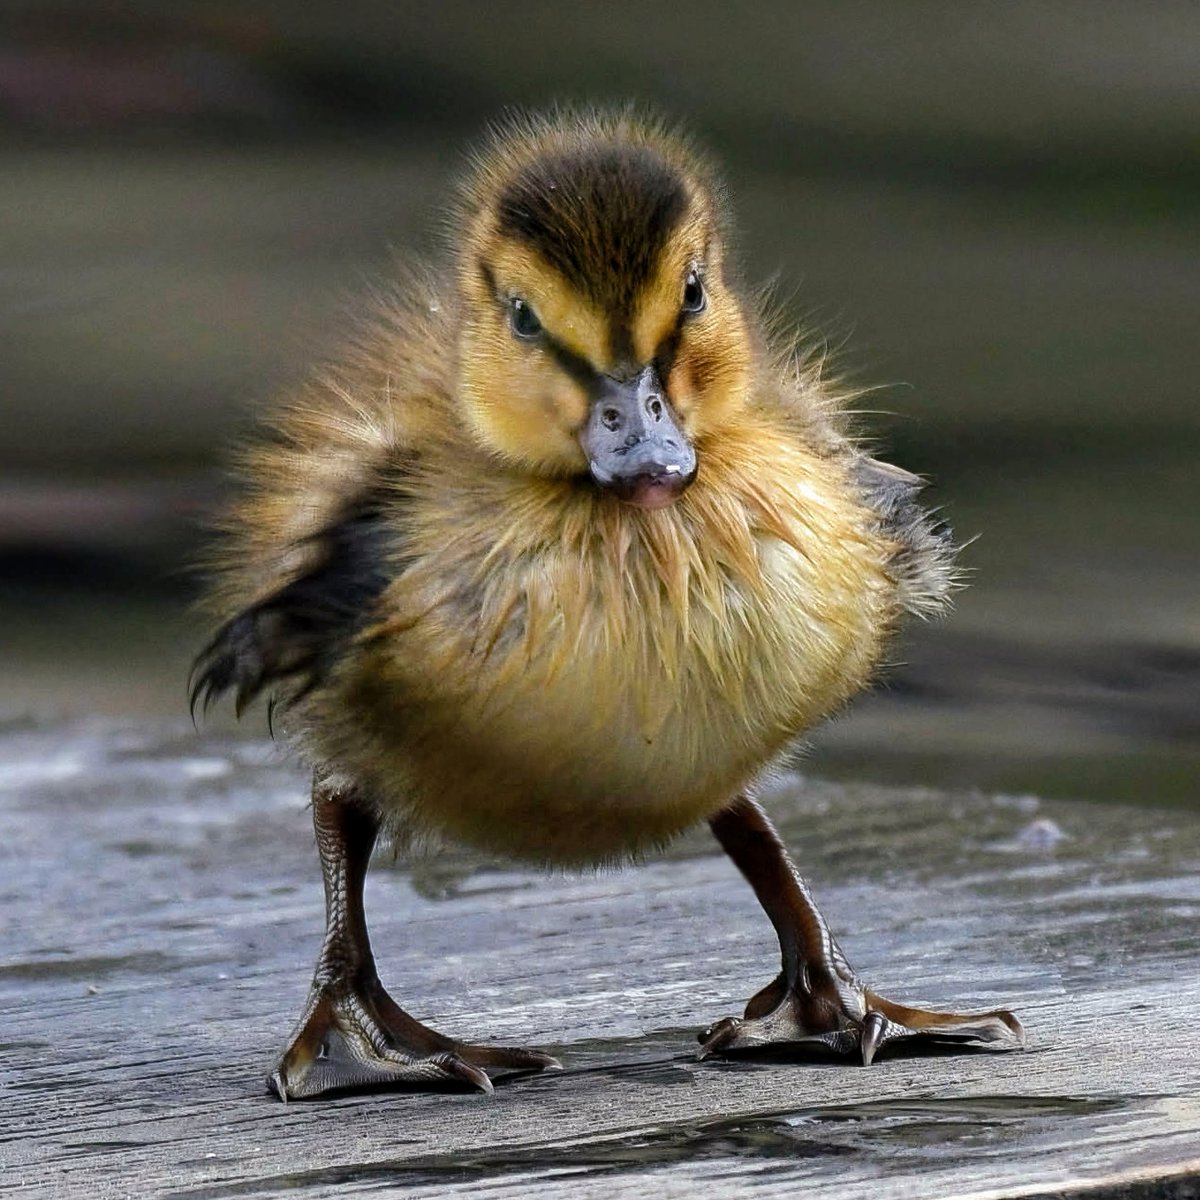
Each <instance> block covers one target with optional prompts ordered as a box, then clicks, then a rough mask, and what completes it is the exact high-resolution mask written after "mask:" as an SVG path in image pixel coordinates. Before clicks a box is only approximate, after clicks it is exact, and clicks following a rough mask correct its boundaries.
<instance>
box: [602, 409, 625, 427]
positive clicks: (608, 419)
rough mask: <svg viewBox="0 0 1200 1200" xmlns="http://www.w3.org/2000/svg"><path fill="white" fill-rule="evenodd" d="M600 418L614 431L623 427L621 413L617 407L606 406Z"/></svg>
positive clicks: (605, 425)
mask: <svg viewBox="0 0 1200 1200" xmlns="http://www.w3.org/2000/svg"><path fill="white" fill-rule="evenodd" d="M600 419H601V420H602V421H603V422H604V428H605V429H608V430H611V431H612V432H613V433H616V431H617V430H618V429H620V428H621V414H620V413H619V412H617V410H616V409H615V408H606V409H605V410H604V411H603V412H602V413H601V414H600Z"/></svg>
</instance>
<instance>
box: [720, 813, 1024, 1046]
mask: <svg viewBox="0 0 1200 1200" xmlns="http://www.w3.org/2000/svg"><path fill="white" fill-rule="evenodd" d="M710 825H711V826H712V831H713V833H714V834H715V835H716V838H717V840H718V841H719V842H720V843H721V845H722V847H723V848H724V849H725V852H726V853H727V854H728V855H729V856H730V858H732V859H733V861H734V862H735V863H736V864H737V866H738V868H739V869H740V870H741V872H742V874H743V875H745V877H746V879H747V880H748V881H749V883H750V885H751V887H753V888H754V893H755V895H756V896H757V897H758V899H759V902H760V903H761V904H762V906H763V909H764V910H765V911H766V914H767V916H768V917H769V918H770V919H771V923H772V925H774V926H775V932H776V933H777V934H778V935H779V947H780V951H781V958H782V967H783V969H782V970H781V971H780V973H779V975H778V976H777V977H776V978H775V979H774V980H773V981H772V982H771V983H770V984H768V985H767V986H766V987H765V988H763V990H762V991H761V992H759V993H758V994H757V995H756V996H755V997H754V998H753V999H752V1000H751V1001H750V1003H749V1004H748V1005H747V1006H746V1012H745V1015H744V1016H742V1017H726V1018H724V1020H721V1021H718V1022H717V1023H716V1024H715V1025H712V1026H710V1027H709V1028H708V1029H706V1030H705V1031H704V1032H703V1033H702V1034H701V1035H700V1043H701V1048H700V1057H701V1058H708V1057H710V1056H712V1055H720V1054H730V1053H735V1052H737V1051H741V1050H756V1049H758V1050H761V1049H763V1048H764V1047H768V1046H771V1047H779V1048H781V1049H783V1048H786V1047H787V1046H796V1047H803V1046H808V1047H810V1048H812V1047H822V1046H823V1047H826V1048H827V1049H828V1050H830V1051H832V1052H834V1053H835V1054H846V1055H857V1056H858V1057H860V1058H861V1060H862V1062H863V1064H864V1065H866V1064H869V1063H870V1062H871V1060H872V1059H873V1058H874V1057H875V1054H876V1052H877V1051H878V1050H879V1048H880V1046H883V1045H885V1044H886V1043H888V1042H893V1041H897V1040H899V1039H901V1038H905V1039H914V1040H921V1041H925V1042H927V1043H934V1044H939V1043H940V1044H943V1045H946V1044H950V1045H953V1044H958V1045H964V1046H965V1045H976V1046H986V1047H989V1048H991V1049H994V1050H1015V1049H1017V1048H1019V1047H1021V1046H1023V1045H1024V1044H1025V1031H1024V1030H1023V1029H1022V1028H1021V1022H1020V1021H1018V1020H1017V1018H1016V1017H1015V1016H1013V1014H1012V1013H1011V1012H1008V1011H1007V1010H1006V1009H994V1010H993V1011H991V1012H984V1013H966V1014H959V1013H948V1012H935V1011H930V1010H927V1009H922V1008H910V1007H908V1006H907V1005H904V1004H897V1003H895V1002H894V1001H892V1000H886V999H884V997H882V996H880V995H877V994H876V993H875V992H873V991H871V990H870V989H869V988H868V987H867V986H866V985H865V984H864V983H863V982H862V980H860V979H859V978H858V976H857V975H856V974H855V973H854V971H853V969H852V968H851V966H850V964H849V963H848V962H847V961H846V956H845V955H844V954H843V953H842V951H841V948H840V947H839V946H838V944H837V941H836V939H835V938H834V936H833V934H832V933H831V932H830V929H829V926H828V925H827V924H826V922H825V918H824V917H823V916H822V915H821V910H820V909H819V908H818V907H817V904H816V901H815V900H814V899H813V896H812V893H811V892H810V891H809V888H808V884H807V883H805V882H804V880H803V878H801V876H800V873H799V872H798V871H797V870H796V868H795V865H794V864H793V863H792V860H791V858H790V857H789V856H788V853H787V850H786V849H785V848H784V845H783V842H782V841H781V840H780V838H779V835H778V834H777V833H776V832H775V828H774V826H772V824H771V822H770V821H769V820H768V818H767V815H766V813H764V812H763V810H762V809H761V808H760V807H759V806H758V804H756V803H755V802H754V801H753V800H751V799H750V798H749V797H746V796H742V797H739V798H738V799H737V800H736V801H734V803H733V804H731V805H730V806H729V808H727V809H725V811H724V812H721V813H718V814H717V815H716V816H715V817H714V818H713V819H712V820H711V822H710Z"/></svg>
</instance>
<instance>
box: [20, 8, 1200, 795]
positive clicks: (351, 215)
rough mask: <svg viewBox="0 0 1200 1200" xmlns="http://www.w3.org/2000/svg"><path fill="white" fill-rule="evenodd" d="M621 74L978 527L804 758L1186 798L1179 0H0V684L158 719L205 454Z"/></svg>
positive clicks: (1196, 476) (180, 643)
mask: <svg viewBox="0 0 1200 1200" xmlns="http://www.w3.org/2000/svg"><path fill="white" fill-rule="evenodd" d="M630 97H632V98H637V99H641V100H645V101H649V102H651V103H652V104H653V105H655V106H656V107H658V108H660V109H661V110H662V111H664V112H666V113H667V114H668V115H671V116H674V117H678V118H681V119H683V120H685V121H686V122H687V123H688V124H689V125H690V126H691V128H692V129H693V131H694V132H695V133H696V134H697V136H698V137H699V139H700V140H701V141H702V142H703V143H705V144H706V145H708V146H709V147H710V148H711V149H712V150H713V151H714V153H715V154H716V155H717V156H718V158H719V159H720V160H721V161H722V162H723V163H724V166H725V173H726V176H727V178H728V181H729V184H730V190H731V194H732V196H733V199H734V204H735V208H736V211H737V213H738V217H739V225H740V243H741V248H742V251H743V254H744V257H745V259H746V261H747V265H748V268H749V274H750V276H751V278H765V277H768V276H771V275H775V274H777V275H778V277H779V279H780V283H781V295H782V296H783V298H784V299H785V301H786V304H787V308H788V310H789V312H790V313H791V314H792V315H793V316H794V317H795V319H796V320H797V322H799V323H801V324H803V326H804V327H805V328H806V329H807V330H809V331H810V336H811V339H812V340H813V342H814V343H816V344H820V343H822V342H824V343H828V344H829V346H831V347H832V349H833V351H834V354H835V358H836V360H837V361H839V362H840V363H841V364H842V366H843V368H844V369H845V370H847V371H848V372H849V373H850V375H851V376H852V377H853V378H854V379H855V380H856V381H858V382H861V383H862V384H864V385H880V386H878V388H877V389H876V390H872V391H871V392H869V393H868V394H867V395H866V396H865V397H864V398H863V400H862V401H861V407H863V408H866V409H870V410H877V411H878V413H879V415H877V416H874V417H871V418H870V427H871V428H872V429H873V430H874V431H875V432H876V433H877V434H878V436H879V440H880V446H881V451H883V452H885V453H886V454H887V455H889V456H891V457H893V458H894V459H895V460H896V461H898V462H900V463H902V464H904V465H905V466H908V467H910V468H913V469H917V470H920V471H924V472H927V473H929V474H930V475H931V476H933V478H934V479H935V481H936V485H937V486H936V490H935V493H934V495H935V499H936V502H937V503H940V504H942V505H943V506H944V510H945V512H946V514H947V516H948V517H949V519H950V520H951V522H952V523H953V524H954V525H955V527H956V528H957V529H958V530H959V532H960V534H961V535H962V536H963V537H967V538H969V537H975V536H976V535H978V540H977V541H975V542H974V543H973V544H972V545H971V546H970V548H969V549H968V550H967V552H966V555H965V559H966V562H967V563H968V564H969V566H970V567H971V568H972V570H973V571H974V576H973V584H972V587H971V589H970V590H969V591H967V592H966V593H964V594H963V597H962V599H961V602H960V605H959V611H958V612H957V614H956V615H955V616H954V617H953V618H952V620H951V621H950V622H949V623H948V624H945V625H942V626H939V627H937V628H932V629H922V630H918V631H917V632H916V633H915V634H914V635H913V636H912V637H910V638H909V639H908V640H907V641H906V643H905V645H904V647H903V650H902V654H901V657H903V659H904V660H905V664H906V665H904V666H902V667H899V668H898V669H897V670H896V671H894V672H893V673H892V675H891V676H890V682H889V684H888V685H887V686H886V687H885V688H884V689H883V690H882V691H880V692H879V693H877V694H876V695H875V696H873V697H872V698H870V699H868V700H867V701H866V702H865V703H863V704H861V705H860V706H859V707H858V709H857V710H856V713H855V714H853V715H851V716H850V717H849V718H847V719H844V720H842V721H839V722H837V723H836V724H835V725H834V726H832V727H831V728H830V729H828V730H825V731H822V732H821V733H820V734H819V736H818V737H817V738H816V739H815V740H816V748H815V751H814V755H813V760H812V761H813V767H812V769H813V770H814V771H817V772H825V773H841V774H850V775H854V776H859V777H874V778H880V779H912V780H920V781H924V782H928V783H929V784H931V785H933V784H936V785H942V784H960V783H975V784H979V785H980V786H986V787H1003V788H1007V789H1014V790H1035V791H1038V792H1043V793H1057V794H1064V795H1078V796H1089V797H1098V798H1113V797H1124V798H1130V799H1135V800H1143V801H1146V802H1151V803H1154V802H1184V803H1187V802H1194V799H1195V795H1196V785H1195V783H1194V779H1195V777H1196V776H1197V768H1198V767H1200V749H1198V745H1197V737H1198V735H1200V605H1198V603H1197V591H1198V589H1197V582H1198V579H1200V567H1198V565H1197V564H1198V559H1200V554H1198V550H1200V536H1198V535H1200V518H1198V516H1197V507H1196V492H1197V484H1198V483H1200V469H1198V468H1197V465H1196V464H1197V458H1198V452H1200V404H1198V402H1197V401H1198V397H1197V385H1196V380H1197V378H1198V376H1200V236H1198V235H1200V5H1197V4H1195V3H1178V4H1169V3H1167V4H1156V5H1145V4H1139V3H1136V2H1133V0H1129V2H1126V3H1104V2H1097V3H1054V4H1051V3H1046V4H1036V3H1030V2H1026V0H1019V2H1014V3H1006V4H1003V5H982V4H980V5H973V4H957V3H904V4H894V3H893V4H888V3H884V2H882V0H878V2H869V0H856V2H852V3H840V4H836V5H834V4H829V3H826V4H821V5H809V4H784V3H765V4H757V5H732V4H716V3H707V2H693V3H689V4H672V5H628V6H626V5H613V4H606V5H586V6H585V5H568V4H561V5H552V4H541V3H526V4H522V5H494V6H493V5H483V4H479V5H469V4H460V3H442V4H437V5H434V4H430V5H414V4H408V5H406V4H396V3H386V4H385V3H340V4H336V5H335V4H330V3H312V4H303V5H302V4H285V3H274V4H268V3H260V4H251V5H246V4H243V3H237V4H234V3H223V2H218V0H212V2H209V3H175V4H172V5H162V4H151V3H144V4H135V3H90V2H82V0H79V2H76V3H66V4H48V3H40V4H29V3H24V4H23V3H20V2H15V3H14V2H10V3H7V4H5V5H4V7H3V9H2V10H0V213H2V214H3V217H2V220H0V630H2V633H0V658H2V667H0V714H2V715H3V717H5V718H6V719H12V720H20V719H24V718H25V717H26V716H33V717H35V718H46V717H50V716H55V715H60V714H66V715H71V714H86V713H112V714H129V713H136V714H153V715H156V716H164V717H170V718H178V717H180V716H182V715H183V713H184V703H183V677H184V675H185V674H186V669H187V664H188V661H189V659H190V656H191V654H192V653H193V652H194V650H195V648H196V645H197V643H198V641H199V639H200V637H201V636H202V631H201V629H200V628H199V626H198V625H197V623H196V622H195V621H194V620H193V619H192V618H191V617H190V616H189V615H188V612H187V604H188V600H189V597H190V595H191V590H192V588H191V584H190V582H189V581H188V579H187V577H186V575H184V574H183V573H182V571H181V567H182V564H183V563H184V561H185V560H186V559H187V557H188V555H189V554H191V553H193V552H194V546H195V533H194V527H195V526H194V523H195V520H196V518H197V516H198V515H199V514H200V513H201V512H202V511H203V510H204V509H205V507H206V506H208V505H209V504H211V503H212V500H213V498H214V497H215V496H217V495H218V494H219V490H220V484H219V477H218V475H217V473H216V469H215V464H216V463H217V462H218V460H219V453H220V447H221V446H222V444H223V443H225V442H227V440H228V439H229V438H230V437H231V436H232V435H233V434H234V433H235V432H236V430H237V429H238V428H239V427H240V426H241V424H242V423H243V422H244V420H245V417H246V414H247V413H248V412H249V411H251V410H252V408H253V406H254V404H255V402H256V401H258V400H261V399H262V398H264V397H265V396H267V395H269V394H270V393H271V391H272V389H273V388H274V387H277V386H278V385H279V384H280V383H281V382H282V381H286V380H287V379H288V378H289V377H291V376H292V375H293V374H294V373H296V372H297V371H299V370H301V369H302V367H303V364H304V362H305V361H307V360H308V359H309V358H311V357H312V356H313V355H314V354H315V353H316V351H317V349H318V348H319V347H320V346H321V345H322V344H324V343H326V342H327V339H328V338H329V336H330V330H331V329H333V328H335V327H336V319H335V318H336V314H338V313H339V312H340V311H342V310H343V309H344V307H345V305H346V303H347V301H348V299H349V298H350V297H352V296H353V295H354V293H355V291H356V290H357V289H359V288H360V287H361V286H362V283H363V281H364V280H366V279H369V278H372V277H377V276H378V275H379V274H380V273H381V272H386V270H387V266H388V261H389V254H391V253H392V252H396V253H399V254H400V255H401V256H403V255H405V254H407V253H409V252H410V248H412V247H421V248H424V249H429V248H430V247H432V246H434V245H436V229H437V225H438V220H439V217H440V214H441V212H442V211H443V208H444V205H445V201H446V196H447V191H448V188H449V186H450V180H451V179H452V178H453V175H454V173H455V171H456V170H457V168H458V164H459V162H460V158H461V153H462V150H463V147H464V145H466V144H467V143H469V141H470V140H471V139H473V138H475V137H477V136H478V135H479V133H480V131H481V130H482V128H483V126H484V124H485V122H486V121H487V120H488V119H490V118H492V117H495V116H497V115H498V114H500V113H501V112H502V110H503V109H504V108H505V106H507V105H511V104H516V103H524V104H532V105H541V104H544V103H546V102H547V101H549V100H551V99H554V98H562V99H576V100H578V99H588V98H595V99H600V100H621V99H626V98H630Z"/></svg>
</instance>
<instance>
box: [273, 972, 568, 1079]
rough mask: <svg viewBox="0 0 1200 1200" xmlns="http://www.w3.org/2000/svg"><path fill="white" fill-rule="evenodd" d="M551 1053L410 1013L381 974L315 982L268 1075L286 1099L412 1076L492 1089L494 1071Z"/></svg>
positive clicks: (550, 1061)
mask: <svg viewBox="0 0 1200 1200" xmlns="http://www.w3.org/2000/svg"><path fill="white" fill-rule="evenodd" d="M560 1066H561V1064H560V1063H559V1062H558V1060H557V1059H555V1058H551V1057H550V1055H548V1054H541V1053H539V1052H538V1051H536V1050H520V1049H516V1048H512V1047H502V1046H473V1045H470V1044H468V1043H466V1042H458V1041H455V1040H454V1039H453V1038H448V1037H446V1036H444V1035H443V1034H440V1033H438V1032H437V1031H436V1030H433V1029H430V1028H429V1027H428V1026H427V1025H422V1024H421V1022H420V1021H418V1020H416V1019H415V1018H414V1017H411V1016H409V1014H408V1013H406V1012H405V1011H404V1010H403V1009H402V1008H401V1007H400V1006H399V1005H398V1004H397V1003H396V1002H395V1001H394V1000H393V999H392V998H391V996H389V995H388V994H387V992H386V991H385V990H384V988H383V986H382V984H380V983H379V981H378V979H370V980H367V981H365V982H363V983H358V984H354V985H350V984H348V983H342V984H340V985H330V984H326V985H323V986H318V987H315V988H314V989H313V992H312V994H311V995H310V997H309V1001H308V1005H307V1006H306V1008H305V1011H304V1015H303V1016H302V1017H301V1019H300V1024H299V1025H298V1026H297V1029H296V1032H295V1033H294V1034H293V1036H292V1039H291V1041H290V1042H289V1043H288V1046H287V1049H286V1050H284V1052H283V1054H282V1055H281V1056H280V1058H279V1061H278V1062H277V1063H276V1065H275V1069H274V1070H273V1071H272V1072H271V1074H270V1076H269V1077H268V1079H267V1086H268V1087H269V1088H270V1089H271V1090H272V1091H273V1092H274V1093H275V1094H276V1095H277V1096H278V1097H279V1098H280V1099H281V1100H284V1101H287V1100H299V1099H304V1098H307V1097H309V1096H318V1095H320V1094H321V1093H323V1092H332V1091H346V1090H351V1089H356V1090H363V1089H369V1088H383V1087H389V1086H396V1085H404V1084H408V1085H411V1086H416V1087H437V1086H446V1085H459V1086H464V1085H465V1086H466V1087H469V1088H476V1089H478V1090H479V1091H481V1092H490V1091H491V1090H492V1081H491V1079H490V1078H489V1077H488V1072H489V1071H544V1070H557V1069H559V1068H560Z"/></svg>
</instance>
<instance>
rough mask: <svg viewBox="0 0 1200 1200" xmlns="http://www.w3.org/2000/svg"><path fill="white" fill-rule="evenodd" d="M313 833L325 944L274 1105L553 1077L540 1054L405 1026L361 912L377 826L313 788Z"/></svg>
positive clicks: (275, 1084)
mask: <svg viewBox="0 0 1200 1200" xmlns="http://www.w3.org/2000/svg"><path fill="white" fill-rule="evenodd" d="M313 826H314V828H315V829H316V834H317V850H318V852H319V853H320V856H321V874H322V876H323V877H324V880H325V941H324V943H323V944H322V946H321V953H320V956H319V957H318V959H317V966H316V970H315V972H314V973H313V982H312V990H311V991H310V992H309V996H308V1003H307V1004H306V1005H305V1007H304V1012H303V1014H302V1015H301V1017H300V1021H299V1024H298V1025H297V1026H296V1029H295V1032H294V1033H293V1034H292V1037H291V1040H290V1041H289V1043H288V1046H287V1049H286V1050H284V1052H283V1054H282V1056H281V1057H280V1059H279V1062H278V1063H277V1064H276V1066H275V1070H274V1071H272V1073H271V1075H270V1078H269V1079H268V1080H267V1083H268V1085H269V1086H270V1087H271V1089H272V1090H273V1091H274V1092H275V1093H276V1094H277V1095H278V1096H279V1098H280V1099H281V1100H284V1101H286V1100H289V1099H300V1098H303V1097H307V1096H316V1095H318V1094H319V1093H321V1092H329V1091H334V1090H345V1089H350V1088H356V1089H367V1088H375V1087H383V1086H387V1085H392V1084H417V1085H421V1084H423V1085H426V1086H428V1085H431V1084H433V1085H437V1084H444V1083H447V1082H453V1083H465V1084H467V1085H468V1086H470V1087H474V1088H478V1089H479V1090H480V1091H483V1092H490V1091H491V1090H492V1084H491V1080H489V1079H488V1076H487V1074H486V1071H487V1070H488V1069H498V1070H508V1071H540V1070H543V1069H545V1068H547V1067H551V1068H554V1067H558V1065H559V1064H558V1061H557V1060H556V1059H553V1058H551V1057H550V1056H549V1055H548V1054H539V1053H537V1052H536V1051H533V1050H517V1049H509V1048H504V1047H487V1046H471V1045H467V1044H466V1043H463V1042H456V1041H454V1040H453V1039H452V1038H448V1037H444V1036H443V1035H442V1034H440V1033H437V1032H436V1031H435V1030H433V1029H430V1028H428V1027H427V1026H425V1025H422V1024H421V1023H420V1021H417V1020H415V1019H414V1018H413V1017H410V1016H409V1015H408V1013H406V1012H405V1011H404V1010H403V1009H402V1008H401V1007H400V1006H399V1005H398V1004H397V1003H396V1002H395V1001H394V1000H393V999H392V998H391V996H389V995H388V994H387V992H386V991H384V989H383V985H382V984H381V983H380V982H379V977H378V975H376V974H375V959H374V957H373V955H372V954H371V943H370V941H369V939H368V936H367V922H366V917H365V915H364V912H363V882H364V880H365V878H366V874H367V863H368V862H369V861H370V858H371V850H372V849H373V848H374V845H375V839H376V837H377V836H378V834H379V821H378V818H377V817H376V816H375V814H374V813H373V812H372V811H371V810H370V808H369V807H368V806H366V805H363V804H361V803H360V802H359V800H358V798H357V797H356V795H355V793H354V792H352V791H346V790H339V789H337V788H335V787H333V786H331V785H330V784H328V783H326V782H323V781H322V780H320V779H318V780H317V781H316V782H315V783H314V785H313Z"/></svg>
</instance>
